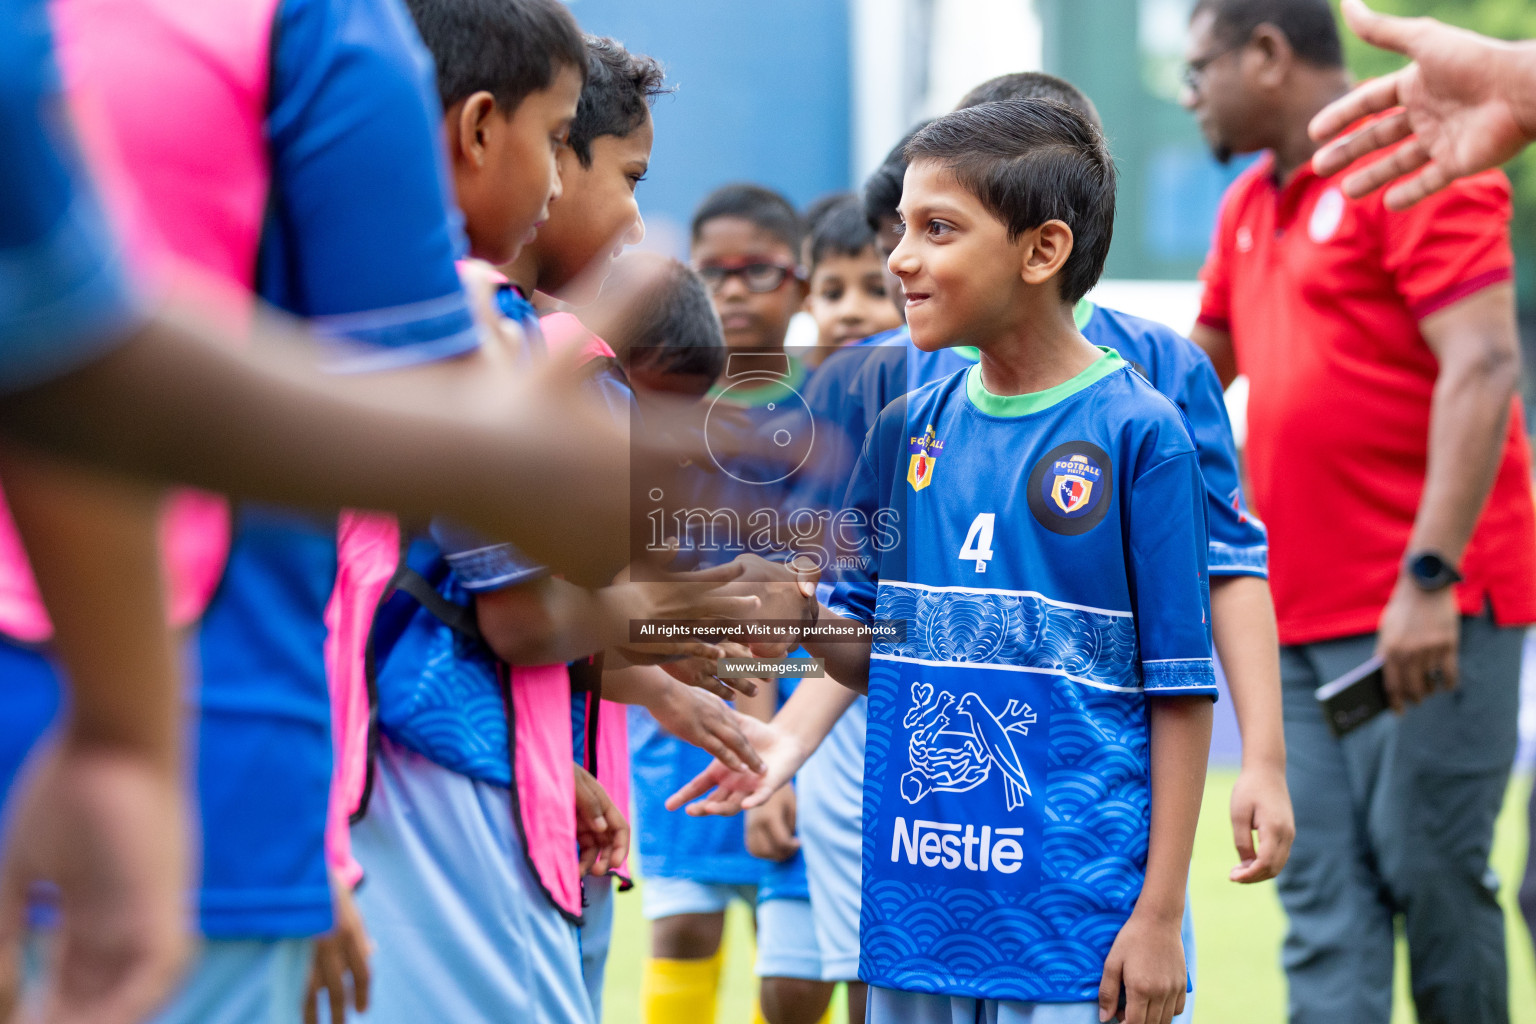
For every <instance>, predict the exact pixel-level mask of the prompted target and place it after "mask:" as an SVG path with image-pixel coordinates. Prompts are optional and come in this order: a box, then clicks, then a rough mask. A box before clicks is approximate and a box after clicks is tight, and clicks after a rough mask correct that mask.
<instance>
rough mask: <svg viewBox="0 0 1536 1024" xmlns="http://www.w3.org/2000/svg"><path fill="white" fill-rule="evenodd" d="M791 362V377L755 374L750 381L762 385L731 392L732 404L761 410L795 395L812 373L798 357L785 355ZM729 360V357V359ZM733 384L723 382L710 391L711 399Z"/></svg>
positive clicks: (726, 381) (739, 388)
mask: <svg viewBox="0 0 1536 1024" xmlns="http://www.w3.org/2000/svg"><path fill="white" fill-rule="evenodd" d="M785 356H786V358H788V360H789V376H787V377H769V376H760V375H759V374H757V373H754V374H753V375H752V376H751V377H749V378H747V379H748V380H761V381H762V383H761V384H754V385H753V386H751V387H736V388H732V390H731V399H730V400H731V404H733V405H740V406H744V407H745V408H748V409H761V408H762V407H763V406H765V405H767V404H768V403H769V402H778V401H781V400H782V399H784V398H787V397H788V396H790V395H792V394H795V393H796V392H798V391H799V390H800V388H801V387H802V386H803V385H804V384H805V379H806V378H807V377H809V376H810V371H809V370H807V369H806V368H805V363H804V362H802V361H801V360H800V359H798V358H797V357H795V356H793V355H790V354H789V353H788V352H786V353H785ZM727 358H729V357H727ZM730 387H731V384H730V382H729V381H728V380H722V381H720V382H718V383H716V384H715V386H714V387H712V388H710V389H709V395H708V397H709V398H718V397H719V396H720V395H721V394H722V393H723V392H724V391H725V390H726V389H727V388H730Z"/></svg>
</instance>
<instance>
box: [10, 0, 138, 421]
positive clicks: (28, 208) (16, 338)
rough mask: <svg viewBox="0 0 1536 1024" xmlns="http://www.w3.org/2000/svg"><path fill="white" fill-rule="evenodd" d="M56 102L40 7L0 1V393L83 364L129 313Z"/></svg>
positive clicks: (28, 1) (118, 335)
mask: <svg viewBox="0 0 1536 1024" xmlns="http://www.w3.org/2000/svg"><path fill="white" fill-rule="evenodd" d="M63 107H64V104H63V98H62V96H61V95H60V89H59V78H58V69H57V68H56V67H55V65H54V62H53V39H52V35H51V33H50V31H49V26H48V10H47V7H46V5H45V4H43V3H42V2H40V0H0V145H3V147H4V157H3V158H0V393H4V392H8V391H16V390H19V389H22V388H26V387H31V386H33V385H36V384H40V383H43V382H44V381H47V380H49V379H51V378H53V377H56V376H58V375H60V374H62V373H66V372H68V371H69V370H72V369H75V368H76V367H78V366H80V365H82V364H84V363H87V362H90V361H91V360H92V359H94V358H96V357H97V356H99V355H101V354H102V353H104V352H105V351H106V350H107V349H109V348H110V347H112V346H113V345H115V344H116V343H117V342H119V341H121V340H123V339H124V338H125V337H126V336H127V334H128V330H129V327H130V326H131V325H132V324H133V322H134V320H135V311H134V304H133V301H132V299H131V296H130V294H129V289H128V286H127V283H126V281H125V279H124V274H123V267H122V255H121V253H120V251H119V249H118V246H117V243H116V241H115V240H114V239H113V238H112V237H111V236H110V234H109V233H108V231H107V227H106V224H107V219H106V217H105V216H104V214H103V212H102V209H101V206H100V204H99V202H98V200H97V197H96V195H95V192H94V190H93V188H92V187H91V185H90V182H89V180H88V179H87V177H86V175H85V173H84V171H83V169H82V167H81V164H80V160H79V157H78V154H77V152H76V150H75V146H74V142H73V139H72V137H71V135H70V132H69V128H68V125H67V124H66V123H65V122H64V120H63Z"/></svg>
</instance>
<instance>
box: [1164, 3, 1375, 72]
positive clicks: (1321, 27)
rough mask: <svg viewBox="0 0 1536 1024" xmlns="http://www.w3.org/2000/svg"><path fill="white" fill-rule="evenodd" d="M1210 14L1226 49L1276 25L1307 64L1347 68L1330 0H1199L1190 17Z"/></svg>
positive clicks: (1216, 31)
mask: <svg viewBox="0 0 1536 1024" xmlns="http://www.w3.org/2000/svg"><path fill="white" fill-rule="evenodd" d="M1206 13H1209V14H1211V15H1212V16H1214V18H1215V22H1214V30H1215V35H1216V37H1217V38H1218V39H1220V40H1221V41H1222V43H1223V44H1224V45H1226V46H1240V45H1241V44H1243V43H1244V42H1247V40H1248V37H1249V36H1251V35H1253V30H1254V29H1256V28H1258V27H1259V26H1260V25H1273V26H1275V28H1277V29H1279V30H1280V33H1281V34H1282V35H1284V36H1285V38H1286V39H1287V40H1288V41H1289V42H1290V44H1291V49H1292V50H1295V51H1296V56H1298V57H1300V58H1301V59H1302V60H1304V61H1306V62H1307V63H1309V64H1315V65H1317V66H1318V67H1323V68H1341V67H1343V66H1344V44H1343V43H1342V42H1341V41H1340V40H1339V25H1338V22H1336V21H1334V19H1333V7H1332V5H1330V4H1329V3H1328V0H1199V2H1198V3H1196V4H1195V7H1194V10H1192V11H1190V13H1189V17H1190V19H1191V20H1193V19H1194V18H1195V17H1196V16H1197V15H1200V14H1206Z"/></svg>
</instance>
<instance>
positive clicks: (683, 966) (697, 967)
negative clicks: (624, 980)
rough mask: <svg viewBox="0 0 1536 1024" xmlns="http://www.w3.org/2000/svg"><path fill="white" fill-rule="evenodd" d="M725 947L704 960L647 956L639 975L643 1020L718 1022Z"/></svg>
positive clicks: (650, 1023)
mask: <svg viewBox="0 0 1536 1024" xmlns="http://www.w3.org/2000/svg"><path fill="white" fill-rule="evenodd" d="M724 962H725V950H724V948H723V944H722V948H721V949H720V950H718V951H716V953H715V955H714V956H712V957H709V958H707V959H704V960H665V959H660V958H657V957H651V958H648V959H647V960H646V961H645V968H644V970H643V971H642V973H641V976H640V1005H641V1007H642V1008H643V1011H642V1012H643V1016H642V1018H641V1019H642V1020H643V1021H644V1024H715V1000H716V997H717V995H718V993H719V989H720V968H721V966H722V965H723V964H724Z"/></svg>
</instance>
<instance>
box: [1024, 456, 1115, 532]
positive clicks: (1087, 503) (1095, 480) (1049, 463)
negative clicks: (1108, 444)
mask: <svg viewBox="0 0 1536 1024" xmlns="http://www.w3.org/2000/svg"><path fill="white" fill-rule="evenodd" d="M1114 486H1115V473H1114V467H1113V466H1112V465H1111V463H1110V461H1109V454H1108V453H1107V452H1105V451H1104V449H1102V448H1100V447H1099V446H1098V445H1096V444H1092V443H1090V442H1088V441H1068V442H1067V443H1066V444H1059V445H1057V446H1056V447H1055V448H1052V449H1051V450H1050V451H1048V452H1046V453H1045V455H1044V456H1042V457H1041V459H1040V461H1039V462H1037V463H1035V468H1034V469H1033V470H1031V471H1030V474H1029V510H1030V511H1031V512H1033V513H1034V515H1035V520H1036V521H1037V522H1038V523H1039V524H1040V525H1041V526H1043V527H1045V528H1046V529H1047V530H1050V531H1051V532H1052V533H1060V534H1063V535H1065V536H1069V537H1075V536H1077V535H1078V534H1083V533H1087V532H1088V531H1089V530H1091V529H1093V528H1094V527H1095V526H1097V525H1099V523H1100V522H1102V521H1103V519H1104V516H1105V515H1107V514H1108V512H1109V506H1110V498H1111V495H1112V494H1113V493H1114Z"/></svg>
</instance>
